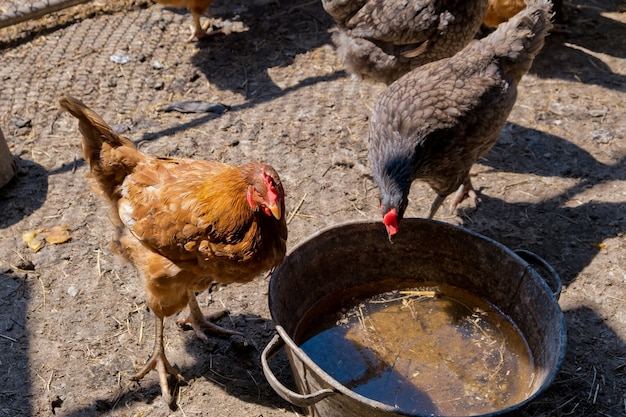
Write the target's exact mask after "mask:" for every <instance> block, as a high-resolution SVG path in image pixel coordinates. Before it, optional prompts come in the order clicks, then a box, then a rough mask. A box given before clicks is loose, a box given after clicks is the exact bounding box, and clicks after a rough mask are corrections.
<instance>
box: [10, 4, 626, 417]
mask: <svg viewBox="0 0 626 417" xmlns="http://www.w3.org/2000/svg"><path fill="white" fill-rule="evenodd" d="M211 13H212V16H213V17H214V18H215V22H216V23H220V22H231V23H233V25H232V26H231V27H232V28H233V29H234V30H233V32H232V33H230V34H229V35H226V36H219V37H214V38H212V39H211V40H209V41H206V42H201V43H186V42H185V39H186V37H187V36H188V34H189V29H188V27H189V24H190V16H189V15H188V14H187V13H185V12H184V11H179V10H174V9H167V8H163V7H161V6H158V5H155V4H153V3H151V2H147V1H141V0H135V1H122V0H116V1H110V2H104V1H96V2H93V3H90V4H87V5H83V6H77V7H73V8H71V9H67V10H65V11H63V12H60V13H57V14H54V15H51V16H48V17H46V18H43V19H40V20H38V21H36V22H26V23H23V24H20V25H17V26H13V27H9V28H6V29H3V30H1V31H0V50H1V51H2V52H1V53H2V65H0V80H1V81H2V88H1V90H0V127H1V128H2V130H3V132H4V134H5V136H6V138H7V142H8V145H9V148H10V150H11V152H12V154H13V155H15V156H16V157H17V158H18V162H19V173H18V175H17V176H16V178H15V179H14V180H13V181H12V182H11V183H9V184H8V185H7V186H5V187H4V188H2V189H1V190H0V212H1V213H2V215H1V216H0V230H1V233H0V352H1V355H0V373H1V376H0V415H2V416H4V415H6V416H18V415H19V416H28V415H33V416H49V415H53V414H54V415H58V416H68V417H82V416H94V415H107V416H136V417H139V416H167V415H179V416H193V415H198V416H233V417H244V416H248V417H261V416H263V417H273V416H287V415H289V416H297V415H302V410H299V409H297V408H296V407H294V406H291V405H290V404H289V403H287V402H285V401H283V400H282V399H281V398H280V397H278V396H277V395H276V394H275V393H274V392H273V390H272V389H271V388H270V386H269V385H268V384H267V382H266V381H265V378H264V376H263V373H262V370H261V366H260V359H259V356H260V352H261V351H262V349H263V348H264V347H265V345H266V344H267V343H268V341H269V340H270V339H271V337H272V336H273V334H274V329H273V323H272V321H271V318H270V314H269V311H268V306H267V284H268V280H269V277H260V278H259V279H257V280H256V281H254V282H252V283H250V284H247V285H230V286H228V287H225V288H223V289H221V290H220V291H216V292H213V293H211V294H209V293H203V294H201V295H200V296H199V301H200V304H201V307H202V308H203V310H204V311H206V312H210V311H214V310H217V309H221V308H224V307H226V308H228V309H229V310H230V311H231V315H230V317H228V318H224V319H222V321H221V322H220V323H221V324H222V325H224V326H225V327H230V328H236V329H237V330H239V331H241V332H243V333H245V335H246V339H247V341H246V342H245V343H244V342H241V340H234V339H228V338H226V339H224V338H215V339H212V340H211V342H210V343H209V344H208V345H207V344H205V343H203V342H202V341H200V340H198V339H197V338H196V337H195V336H194V335H193V334H192V332H189V331H183V330H180V329H178V328H177V327H176V325H175V323H174V320H172V319H168V320H166V327H165V340H166V350H167V352H168V355H169V358H170V359H171V360H172V361H173V362H174V363H175V364H176V365H177V367H178V368H179V370H180V371H181V372H182V374H183V375H184V376H185V377H186V378H187V381H188V385H186V386H182V387H181V388H180V391H179V397H178V401H177V403H178V408H177V409H176V410H170V409H169V408H168V407H167V406H165V405H164V404H163V403H162V402H161V401H160V389H159V385H158V381H157V378H156V374H155V373H151V374H149V375H148V376H147V377H146V378H144V380H143V381H141V382H140V383H130V382H129V380H128V378H129V376H130V375H132V373H133V372H134V370H136V369H137V367H139V366H141V365H142V364H143V363H144V361H145V360H146V359H147V358H148V356H149V354H150V353H151V350H152V343H153V340H154V339H153V329H154V323H153V318H152V315H151V313H150V312H149V311H148V310H147V309H146V305H145V302H144V294H143V289H142V284H141V282H140V279H139V277H138V276H137V273H136V272H135V271H134V270H133V269H132V267H130V266H129V265H127V264H124V263H123V262H121V261H120V260H118V259H117V258H116V256H115V255H114V254H113V253H112V252H111V250H110V247H109V238H110V232H111V226H110V223H109V220H108V217H107V211H106V207H105V206H104V205H103V204H102V203H101V202H100V200H99V199H98V198H97V197H96V196H94V195H93V194H92V193H91V192H90V191H89V187H88V185H87V183H86V181H85V173H86V167H85V163H84V161H83V159H82V157H81V152H80V148H79V141H80V139H79V138H80V136H79V133H78V130H77V127H76V123H75V120H74V119H73V118H71V117H70V116H69V115H67V114H60V113H59V112H58V110H57V108H56V104H55V103H56V99H57V97H58V96H59V95H61V94H70V95H74V96H76V97H78V98H80V99H82V100H83V101H85V102H86V103H87V104H88V105H89V106H91V107H92V108H93V109H94V110H96V111H97V112H99V113H100V114H101V115H102V116H103V117H104V118H105V120H107V121H108V122H110V124H112V125H114V126H116V128H117V129H118V130H119V131H122V132H124V134H125V135H127V136H128V137H130V138H131V139H132V140H134V141H135V142H136V143H137V144H138V145H139V147H140V148H141V149H142V150H143V151H146V152H149V153H153V154H159V155H171V156H185V157H193V158H205V159H216V160H221V161H225V162H228V163H234V164H238V163H241V162H243V161H248V160H264V161H267V162H269V163H271V164H272V165H273V166H274V167H275V168H276V169H277V170H278V171H279V173H280V174H281V177H282V180H283V183H284V185H285V188H286V191H287V202H286V204H287V210H288V218H289V221H290V223H289V247H293V246H294V245H295V244H297V243H299V242H301V241H302V240H304V239H306V238H307V236H309V235H311V234H312V233H314V232H316V231H318V230H320V229H322V228H325V227H327V226H330V225H334V224H338V223H342V222H345V221H349V220H355V219H364V218H371V219H378V218H379V212H378V191H377V189H376V187H375V184H374V183H373V180H372V178H371V175H370V173H369V167H368V162H367V150H366V149H367V144H366V133H367V129H368V116H369V111H370V109H371V106H372V103H373V101H374V99H375V97H376V95H377V94H378V93H380V92H381V91H382V90H383V88H384V87H383V86H382V85H377V84H368V83H363V82H359V81H356V80H352V79H351V78H350V77H349V76H347V75H346V73H345V72H344V71H343V70H342V68H341V64H340V63H339V61H338V60H337V57H336V55H335V51H334V48H333V45H332V42H331V41H330V34H329V32H328V30H329V29H330V28H332V26H333V25H332V21H331V20H330V19H329V17H328V16H327V15H326V14H325V12H324V10H323V9H322V6H321V3H320V2H319V1H309V0H246V1H244V0H229V1H225V0H216V1H215V3H214V5H213V6H212V8H211ZM565 17H566V29H567V31H568V33H554V34H552V35H551V36H550V37H549V39H548V41H547V44H546V46H545V48H544V50H543V51H542V53H541V54H540V56H539V57H538V58H537V60H536V61H535V64H534V66H533V68H532V70H531V72H530V73H529V74H528V75H527V76H526V77H525V78H524V79H523V81H522V83H521V85H520V88H519V98H518V101H517V103H516V106H515V108H514V109H513V112H512V114H511V116H510V118H509V122H508V123H507V125H506V126H505V128H504V129H503V132H502V135H501V137H500V140H499V142H498V143H497V145H496V146H495V147H494V148H493V149H492V151H491V152H490V153H489V154H488V155H487V157H486V158H484V159H482V160H481V161H480V163H479V164H477V165H476V166H475V167H474V170H473V172H474V173H475V178H474V184H475V185H476V186H477V187H480V192H481V198H482V200H481V202H480V204H479V206H478V207H477V208H475V207H474V206H473V205H472V204H471V203H470V202H467V201H465V202H463V203H462V204H461V206H460V208H459V209H458V211H457V212H456V213H454V214H451V213H448V212H447V211H446V210H440V212H439V214H438V216H437V218H438V219H440V220H444V221H447V222H450V223H453V224H457V225H463V226H465V227H467V228H469V229H471V230H473V231H476V232H479V233H482V234H484V235H486V236H488V237H490V238H493V239H495V240H497V241H499V242H501V243H503V244H505V245H507V246H508V247H510V248H512V249H528V250H531V251H533V252H535V253H537V254H538V255H540V256H542V257H543V258H545V259H546V260H547V261H548V262H549V263H550V264H551V265H552V266H553V267H554V268H555V269H556V270H557V272H558V273H559V274H560V275H561V278H562V280H563V282H564V290H563V293H562V295H561V298H560V305H561V307H562V309H563V311H564V315H565V320H566V324H567V329H568V346H567V353H566V356H565V359H564V362H563V364H562V367H561V370H560V372H559V374H558V376H557V378H556V380H555V381H554V383H553V384H552V385H551V386H550V387H549V388H548V389H547V390H546V391H545V392H544V393H543V394H542V395H541V396H540V397H539V398H538V399H537V400H536V401H534V402H532V403H531V404H529V405H527V406H526V407H524V409H523V410H521V411H520V413H519V415H522V416H611V417H617V416H624V415H626V309H625V308H624V306H625V303H626V238H625V237H624V233H625V232H626V144H625V141H624V139H625V136H626V123H625V122H624V109H626V3H624V2H623V1H619V0H568V1H566V3H565ZM116 52H119V54H118V56H120V54H121V56H122V57H127V58H128V59H129V61H128V62H127V63H125V64H120V63H115V62H113V61H112V60H111V59H110V58H111V56H112V55H114V54H115V53H116ZM183 100H201V101H203V102H207V103H214V104H221V105H222V106H223V107H221V109H225V110H226V111H222V112H217V113H199V114H198V113H192V114H189V113H180V112H163V111H160V109H162V108H163V107H164V106H166V105H168V104H171V103H174V102H178V101H183ZM433 196H434V194H433V192H432V191H431V190H430V189H429V188H428V187H427V186H425V185H424V184H421V183H416V184H415V185H414V187H413V190H412V193H411V201H410V204H409V209H408V213H407V215H408V216H410V217H420V216H425V215H426V213H427V210H428V207H429V204H430V202H431V201H432V198H433ZM59 225H67V227H68V229H69V233H70V234H71V240H69V241H68V242H66V243H62V244H48V243H46V244H44V246H43V247H42V248H41V249H40V250H39V251H37V252H34V251H33V250H31V249H30V248H29V247H27V246H26V244H25V243H24V242H23V240H22V234H23V233H25V232H28V231H41V230H42V229H51V228H52V227H54V226H59ZM271 363H272V369H273V370H274V372H275V373H276V374H277V376H278V377H279V378H280V379H281V380H283V381H284V382H285V383H289V381H290V378H291V376H290V375H291V374H290V370H289V367H288V363H287V361H286V359H285V357H284V355H281V356H279V357H277V358H276V359H275V360H273V361H272V362H271Z"/></svg>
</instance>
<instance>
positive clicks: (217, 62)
mask: <svg viewBox="0 0 626 417" xmlns="http://www.w3.org/2000/svg"><path fill="white" fill-rule="evenodd" d="M237 11H239V14H238V15H236V14H235V12H237ZM211 15H212V16H219V17H221V18H223V19H228V20H241V22H242V23H243V24H244V25H245V26H246V27H247V30H245V31H241V32H233V33H229V34H227V35H217V36H213V37H210V38H208V39H206V40H204V41H202V42H199V43H198V44H197V45H198V49H197V52H196V53H195V55H194V56H193V57H192V64H193V65H194V66H196V67H197V68H198V69H199V70H200V71H201V72H202V73H203V74H204V75H205V77H206V79H207V80H208V81H209V82H210V83H211V84H213V85H215V86H217V87H218V88H219V89H221V90H230V91H234V92H238V93H241V94H242V95H243V96H244V97H245V98H247V99H248V100H250V101H254V102H264V101H267V100H269V99H272V98H274V97H276V96H278V95H281V93H282V89H281V88H280V87H279V86H277V85H276V84H275V83H274V82H273V81H272V80H271V77H270V75H269V74H268V69H270V68H272V67H286V66H288V65H290V64H292V63H293V62H294V60H295V58H296V56H297V55H298V54H302V53H305V52H307V51H311V50H313V49H315V48H317V47H319V46H321V45H324V44H331V40H330V34H329V33H328V29H329V28H331V27H332V26H333V25H334V22H333V20H332V18H331V17H330V16H329V15H328V14H327V13H326V12H325V11H324V9H323V8H322V3H321V2H320V1H314V2H311V1H309V0H282V1H275V2H274V1H272V2H263V1H257V2H244V3H239V2H232V1H228V2H216V3H215V5H214V7H212V8H211Z"/></svg>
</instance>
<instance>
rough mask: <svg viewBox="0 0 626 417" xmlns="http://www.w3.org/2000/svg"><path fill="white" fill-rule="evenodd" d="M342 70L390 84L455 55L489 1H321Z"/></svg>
mask: <svg viewBox="0 0 626 417" xmlns="http://www.w3.org/2000/svg"><path fill="white" fill-rule="evenodd" d="M322 5H323V6H324V9H325V10H326V12H327V13H328V14H330V15H331V16H332V17H333V19H334V20H335V22H336V24H337V33H335V34H334V35H333V41H334V42H335V44H336V46H337V51H338V53H339V56H340V57H341V61H342V62H343V65H344V67H345V68H346V70H347V71H348V72H349V73H351V74H353V75H354V76H357V77H359V78H362V79H372V80H375V81H382V82H384V83H386V84H390V83H392V82H393V81H395V80H396V79H398V78H399V77H400V76H402V75H403V74H405V73H407V72H409V71H410V70H412V69H413V68H416V67H418V66H420V65H424V64H426V63H428V62H432V61H435V60H438V59H442V58H447V57H450V56H452V55H454V54H455V53H456V52H458V51H460V50H461V49H463V47H465V45H467V44H468V43H469V42H470V41H471V40H472V39H473V38H474V36H475V35H476V33H477V32H478V30H479V29H480V25H481V23H482V21H483V16H484V14H485V10H486V9H487V0H412V1H408V2H407V1H405V0H322Z"/></svg>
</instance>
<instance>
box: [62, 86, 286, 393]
mask: <svg viewBox="0 0 626 417" xmlns="http://www.w3.org/2000/svg"><path fill="white" fill-rule="evenodd" d="M59 107H60V108H61V109H63V110H65V111H67V112H69V113H71V114H72V115H73V116H74V117H76V118H77V119H78V122H79V123H78V126H79V129H80V132H81V134H82V136H83V140H82V148H83V153H84V156H85V160H86V161H87V162H88V163H89V167H90V175H91V177H92V178H93V179H94V180H95V183H96V186H97V188H98V189H99V191H100V194H101V195H102V197H103V199H104V200H105V201H107V202H109V203H110V205H111V208H112V210H111V211H112V216H111V218H112V220H113V222H114V227H115V233H114V237H113V244H114V248H115V249H117V250H119V251H120V252H121V254H122V255H124V256H125V257H127V258H128V259H129V260H130V261H131V262H132V263H133V264H134V265H135V267H136V268H137V269H138V270H139V272H140V273H141V275H142V277H143V281H144V287H145V290H146V296H147V304H148V306H149V307H150V309H151V310H152V312H153V313H154V315H155V317H156V320H155V331H156V336H155V342H154V349H153V353H152V356H151V357H150V359H149V360H148V362H147V363H146V365H145V366H144V367H143V368H142V369H141V370H140V371H139V372H138V373H137V374H135V376H133V378H132V379H133V380H139V379H141V378H143V377H144V376H145V375H146V374H147V373H148V372H149V371H151V370H152V369H156V371H157V373H158V376H159V382H160V385H161V392H162V396H163V399H164V400H165V401H166V402H167V403H168V404H169V403H171V401H172V395H171V393H170V389H169V385H168V380H167V378H168V375H172V376H173V377H174V378H175V379H176V380H178V381H183V380H184V378H183V376H182V375H181V374H180V373H178V371H177V370H176V369H175V368H174V367H173V366H172V365H171V364H170V362H169V361H168V359H167V357H166V355H165V350H164V346H163V319H164V318H165V317H168V316H171V315H174V314H176V313H178V312H180V311H181V310H183V309H184V308H185V307H187V306H188V307H189V316H188V317H187V318H185V319H181V320H178V323H179V324H181V325H189V326H191V327H192V329H193V330H194V332H195V334H196V335H197V336H198V337H199V338H201V339H203V340H208V338H207V336H206V334H205V331H208V332H212V333H214V334H226V335H235V334H237V335H241V333H240V332H238V331H235V330H230V329H224V328H222V327H219V326H217V325H216V324H214V323H212V322H211V320H214V319H216V318H219V317H221V316H223V315H224V314H225V312H224V311H220V312H216V313H214V314H212V315H209V316H207V317H205V316H204V315H203V314H202V311H201V310H200V307H199V306H198V302H197V300H196V292H200V291H204V290H206V289H207V288H209V287H210V286H211V285H212V284H213V283H214V282H218V283H222V284H228V283H233V282H239V283H245V282H249V281H251V280H252V279H254V278H255V277H257V276H259V275H260V274H262V273H264V272H266V271H268V270H271V269H273V268H274V267H276V266H277V265H278V264H280V263H281V262H282V260H283V258H284V256H285V251H286V240H287V224H286V221H285V216H284V214H285V192H284V190H283V186H282V183H281V181H280V178H279V176H278V173H277V172H276V171H275V170H274V168H272V167H271V166H270V165H267V164H264V163H261V162H251V163H248V164H244V165H241V166H231V165H227V164H224V163H221V162H217V161H205V160H195V159H186V158H166V157H155V156H151V155H147V154H145V153H143V152H141V151H139V150H138V149H137V148H136V146H135V145H134V144H133V143H132V142H131V141H130V140H128V139H126V138H125V137H122V136H120V135H118V134H117V133H115V132H114V131H113V130H112V129H111V127H110V126H109V125H108V124H107V123H106V122H105V121H104V120H103V119H102V118H101V117H100V116H99V115H98V114H96V113H95V112H94V111H93V110H91V109H89V108H88V107H87V106H85V105H84V104H83V103H82V102H80V101H79V100H77V99H74V98H72V97H67V96H63V97H60V98H59Z"/></svg>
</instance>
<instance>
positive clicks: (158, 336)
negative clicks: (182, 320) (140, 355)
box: [130, 316, 185, 404]
mask: <svg viewBox="0 0 626 417" xmlns="http://www.w3.org/2000/svg"><path fill="white" fill-rule="evenodd" d="M155 318H156V320H155V328H156V332H155V339H154V349H153V351H152V356H151V357H150V359H148V362H147V363H146V365H145V366H144V367H143V368H142V369H141V371H139V372H137V373H136V374H135V375H134V376H132V377H131V378H130V379H131V381H139V380H140V379H142V378H143V377H144V376H146V374H147V373H148V372H150V371H151V370H153V369H156V371H157V373H158V374H159V385H161V395H162V396H163V401H165V402H166V403H167V404H171V403H172V396H171V395H170V387H169V384H168V382H167V375H168V374H169V375H172V376H173V377H174V378H176V379H177V380H178V381H179V382H184V381H185V378H184V377H183V376H182V375H181V374H179V373H178V372H177V371H176V369H174V367H173V366H172V365H171V364H170V362H169V361H168V360H167V357H166V356H165V349H164V348H163V317H158V316H155Z"/></svg>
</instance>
